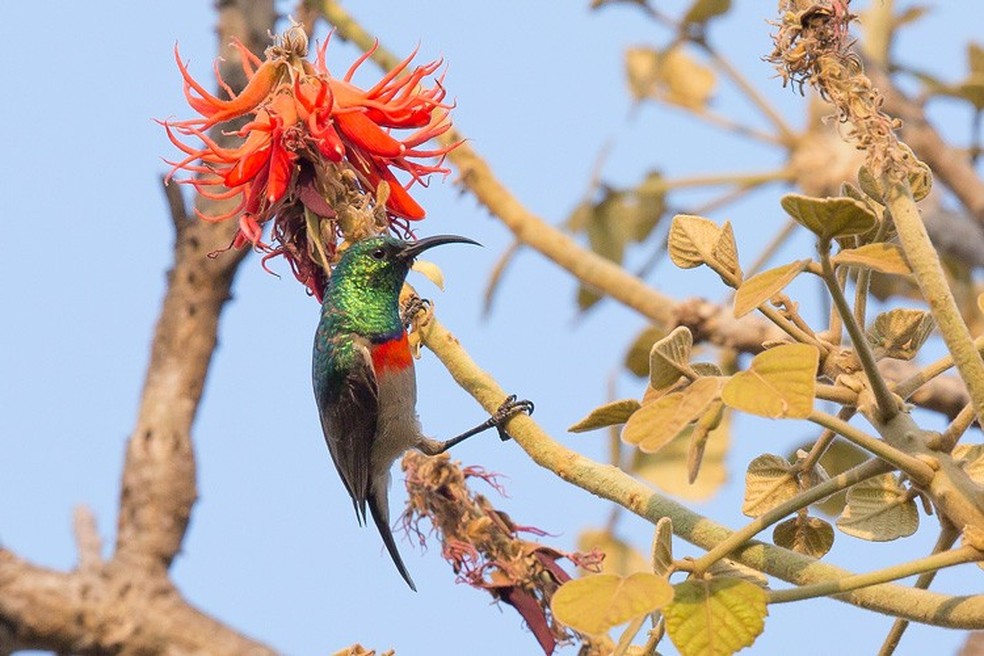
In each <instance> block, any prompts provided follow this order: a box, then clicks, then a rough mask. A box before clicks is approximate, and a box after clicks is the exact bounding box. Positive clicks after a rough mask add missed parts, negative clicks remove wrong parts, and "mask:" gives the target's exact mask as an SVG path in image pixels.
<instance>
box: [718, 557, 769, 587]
mask: <svg viewBox="0 0 984 656" xmlns="http://www.w3.org/2000/svg"><path fill="white" fill-rule="evenodd" d="M707 574H708V575H709V576H710V577H711V578H712V579H714V578H727V579H739V580H741V581H747V582H748V583H751V584H752V585H757V586H758V587H760V588H762V589H763V590H768V588H769V579H768V577H766V575H765V574H763V573H762V572H760V571H758V570H757V569H752V568H751V567H748V566H747V565H742V564H741V563H739V562H738V561H737V560H731V559H730V558H722V559H721V560H718V561H715V562H714V563H713V564H712V565H711V566H710V567H708V568H707Z"/></svg>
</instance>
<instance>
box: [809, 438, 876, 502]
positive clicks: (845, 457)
mask: <svg viewBox="0 0 984 656" xmlns="http://www.w3.org/2000/svg"><path fill="white" fill-rule="evenodd" d="M812 446H813V443H812V442H811V443H809V444H806V445H804V448H807V449H809V448H811V447H812ZM867 459H868V454H867V453H866V452H865V451H864V450H862V449H860V448H858V447H856V446H854V445H853V444H851V443H850V442H848V441H847V440H844V439H840V438H838V439H836V440H834V442H833V443H832V444H831V445H830V446H829V447H827V450H826V451H824V452H823V455H822V456H820V465H821V466H822V467H823V470H824V472H826V473H827V474H829V476H838V475H840V474H843V473H844V472H846V471H847V470H848V469H850V468H851V467H854V466H856V465H860V464H861V463H862V462H864V461H865V460H867ZM846 503H847V492H838V493H837V494H835V495H833V496H829V497H827V498H826V499H824V500H823V501H819V502H817V504H816V508H817V509H819V510H820V511H821V512H823V513H826V514H827V515H830V516H831V517H834V516H837V515H839V514H841V511H843V510H844V504H846Z"/></svg>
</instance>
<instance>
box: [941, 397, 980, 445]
mask: <svg viewBox="0 0 984 656" xmlns="http://www.w3.org/2000/svg"><path fill="white" fill-rule="evenodd" d="M976 419H977V414H976V412H975V411H974V404H973V403H968V404H967V405H965V406H964V407H963V408H961V410H960V412H958V413H957V416H956V417H954V418H953V421H951V422H950V425H949V426H947V427H946V430H945V431H943V434H942V435H940V444H939V450H940V451H943V452H944V453H950V451H952V450H953V447H954V446H956V444H957V442H959V441H960V438H961V437H962V436H963V434H964V433H966V432H967V429H968V428H970V425H971V424H973V423H974V421H975V420H976Z"/></svg>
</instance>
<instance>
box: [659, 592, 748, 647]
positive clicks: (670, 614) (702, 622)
mask: <svg viewBox="0 0 984 656" xmlns="http://www.w3.org/2000/svg"><path fill="white" fill-rule="evenodd" d="M674 589H675V591H676V594H675V595H674V598H673V602H672V603H670V604H669V605H668V606H666V608H664V609H663V616H664V617H665V618H666V630H667V633H669V635H670V639H671V640H672V641H673V644H674V645H676V648H677V649H679V650H680V654H682V656H730V655H731V654H734V653H735V652H736V651H738V650H739V649H743V648H745V647H748V646H749V645H751V644H752V643H753V642H755V638H757V637H758V636H759V634H760V633H762V629H763V628H764V627H765V617H766V615H768V610H767V608H766V598H767V597H766V591H765V590H763V589H762V588H760V587H759V586H757V585H754V584H752V583H748V582H747V581H741V580H738V579H729V578H715V579H710V580H696V579H691V580H689V581H684V582H683V583H679V584H677V585H675V586H674Z"/></svg>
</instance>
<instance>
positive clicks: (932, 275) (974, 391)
mask: <svg viewBox="0 0 984 656" xmlns="http://www.w3.org/2000/svg"><path fill="white" fill-rule="evenodd" d="M882 184H883V186H884V187H885V189H886V193H885V203H886V207H887V209H888V210H889V211H890V212H891V213H892V218H893V219H894V220H895V228H896V230H897V231H898V234H899V241H900V242H901V243H902V249H903V250H904V251H905V255H906V259H908V260H909V266H911V267H912V273H913V274H914V275H915V277H916V281H917V282H918V283H919V289H920V291H921V292H922V295H923V298H925V299H926V302H927V303H929V311H930V312H931V313H932V315H933V318H934V319H936V325H937V326H939V329H940V333H941V334H942V335H943V341H944V342H946V347H947V350H948V351H950V353H951V354H952V355H953V361H954V363H955V364H956V365H957V371H958V372H959V373H960V377H961V378H962V379H963V381H964V383H965V384H966V385H967V389H968V391H969V392H970V398H971V400H972V401H973V403H974V410H975V412H976V414H977V417H978V421H980V419H981V417H982V413H984V360H981V355H980V353H978V352H977V347H976V346H975V345H974V342H973V340H972V339H971V337H970V331H969V330H968V329H967V324H966V323H964V320H963V318H962V317H961V316H960V310H959V308H958V307H957V302H956V300H954V298H953V293H952V292H951V291H950V287H949V286H948V285H947V283H946V276H945V275H944V273H943V267H942V266H941V265H940V257H939V255H938V254H937V253H936V249H935V248H934V247H933V244H932V243H931V242H930V241H929V235H927V234H926V226H925V225H923V222H922V218H920V216H919V208H917V207H916V201H915V200H914V199H913V198H912V190H911V189H910V188H909V184H908V182H907V181H898V180H894V179H893V178H892V177H891V176H890V175H888V174H886V175H883V176H882ZM981 425H984V423H982V424H981Z"/></svg>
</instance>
